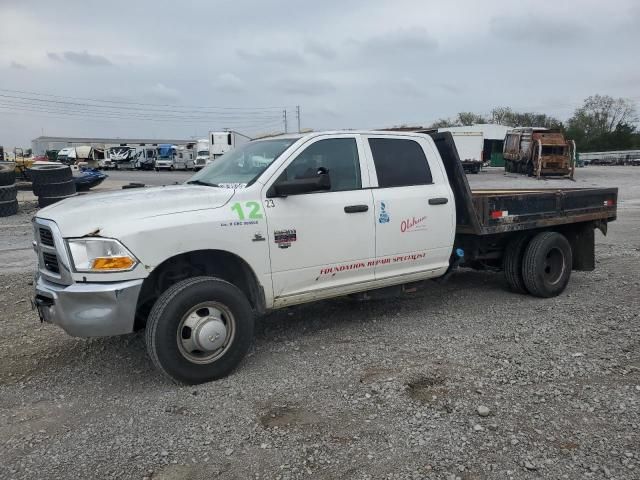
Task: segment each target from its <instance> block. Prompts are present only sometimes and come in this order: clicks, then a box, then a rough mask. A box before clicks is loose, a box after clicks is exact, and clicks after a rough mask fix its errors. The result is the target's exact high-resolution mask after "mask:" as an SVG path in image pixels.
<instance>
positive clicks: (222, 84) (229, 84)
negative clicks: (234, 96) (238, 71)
mask: <svg viewBox="0 0 640 480" xmlns="http://www.w3.org/2000/svg"><path fill="white" fill-rule="evenodd" d="M213 86H214V88H216V89H217V90H220V91H221V92H228V93H241V92H244V91H245V90H246V84H245V82H244V81H243V80H242V79H240V78H239V77H238V76H237V75H234V74H233V73H228V72H227V73H221V74H220V75H218V78H217V79H216V80H215V81H214V82H213Z"/></svg>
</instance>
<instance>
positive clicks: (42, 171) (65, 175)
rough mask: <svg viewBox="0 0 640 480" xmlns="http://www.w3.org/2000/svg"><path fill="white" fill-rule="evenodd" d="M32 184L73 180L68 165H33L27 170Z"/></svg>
mask: <svg viewBox="0 0 640 480" xmlns="http://www.w3.org/2000/svg"><path fill="white" fill-rule="evenodd" d="M27 173H28V176H29V178H30V179H31V182H32V183H38V184H43V183H60V182H66V181H68V180H71V179H72V178H73V174H72V173H71V167H69V166H68V165H32V166H31V168H29V169H28V170H27Z"/></svg>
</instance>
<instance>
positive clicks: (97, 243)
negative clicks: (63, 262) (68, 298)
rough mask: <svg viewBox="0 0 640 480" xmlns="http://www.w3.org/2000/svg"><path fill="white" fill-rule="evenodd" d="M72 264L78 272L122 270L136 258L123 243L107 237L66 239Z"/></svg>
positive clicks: (129, 267)
mask: <svg viewBox="0 0 640 480" xmlns="http://www.w3.org/2000/svg"><path fill="white" fill-rule="evenodd" d="M67 245H69V251H70V252H71V259H72V261H73V266H74V267H75V270H76V271H78V272H123V271H126V270H131V269H132V268H133V267H135V266H136V264H137V263H138V260H137V259H136V257H134V256H133V254H132V253H131V252H129V250H127V249H126V248H125V247H124V245H122V244H121V243H120V242H118V241H117V240H112V239H109V238H81V239H75V240H67Z"/></svg>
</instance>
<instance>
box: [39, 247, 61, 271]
mask: <svg viewBox="0 0 640 480" xmlns="http://www.w3.org/2000/svg"><path fill="white" fill-rule="evenodd" d="M42 260H43V261H44V268H46V269H47V270H49V271H50V272H53V273H57V274H60V264H59V263H58V256H57V255H56V254H54V253H48V252H42Z"/></svg>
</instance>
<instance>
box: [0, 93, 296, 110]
mask: <svg viewBox="0 0 640 480" xmlns="http://www.w3.org/2000/svg"><path fill="white" fill-rule="evenodd" d="M0 91H2V92H9V93H19V94H25V95H35V96H40V97H50V98H66V99H70V100H84V101H90V102H100V103H111V104H118V105H137V106H148V107H170V108H188V109H197V110H239V111H263V110H278V111H279V110H282V108H293V106H285V107H282V106H280V107H220V106H202V105H177V104H158V103H140V102H127V101H123V100H106V99H98V98H87V97H71V96H65V95H53V94H49V93H38V92H29V91H25V90H11V89H8V88H0Z"/></svg>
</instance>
